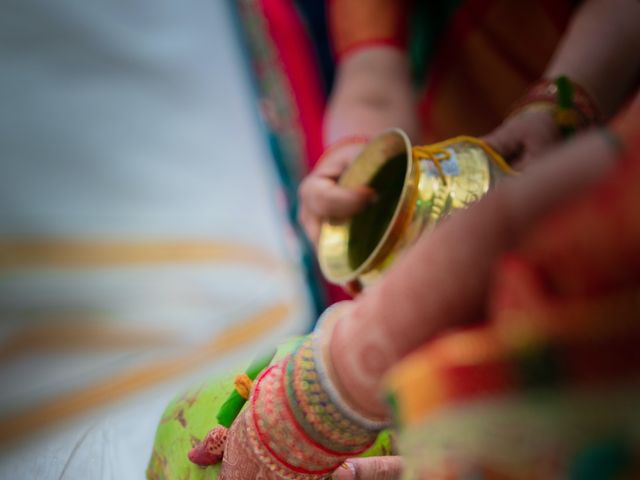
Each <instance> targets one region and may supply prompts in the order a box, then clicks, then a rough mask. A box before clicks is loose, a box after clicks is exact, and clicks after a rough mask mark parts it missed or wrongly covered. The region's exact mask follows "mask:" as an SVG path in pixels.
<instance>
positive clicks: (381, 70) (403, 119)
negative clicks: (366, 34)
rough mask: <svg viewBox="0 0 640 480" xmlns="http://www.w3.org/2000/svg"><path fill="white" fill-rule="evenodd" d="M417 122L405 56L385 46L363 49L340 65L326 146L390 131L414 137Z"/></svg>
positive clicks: (327, 119)
mask: <svg viewBox="0 0 640 480" xmlns="http://www.w3.org/2000/svg"><path fill="white" fill-rule="evenodd" d="M416 118H417V117H416V111H415V98H414V95H413V91H412V87H411V79H410V74H409V62H408V60H407V58H406V54H405V53H404V52H403V51H401V50H399V49H397V48H393V47H388V46H375V47H368V48H364V49H362V50H359V51H356V52H354V53H352V54H350V55H349V56H348V57H347V58H345V59H344V60H343V61H342V63H341V64H340V67H339V69H338V74H337V77H336V85H335V87H334V92H333V94H332V96H331V100H330V103H329V108H328V111H327V114H326V117H325V125H324V138H325V143H326V144H331V143H334V142H336V141H337V140H340V138H343V137H345V136H348V135H366V136H373V135H376V134H378V133H380V132H381V131H382V130H385V129H388V128H392V127H400V128H402V129H404V130H407V132H408V133H409V135H410V136H415V135H417V131H416V130H417V128H416V125H417V120H416Z"/></svg>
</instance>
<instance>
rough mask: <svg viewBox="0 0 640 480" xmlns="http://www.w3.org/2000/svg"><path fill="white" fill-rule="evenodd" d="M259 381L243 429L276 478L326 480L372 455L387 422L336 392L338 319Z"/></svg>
mask: <svg viewBox="0 0 640 480" xmlns="http://www.w3.org/2000/svg"><path fill="white" fill-rule="evenodd" d="M332 313H335V310H334V309H329V310H327V311H326V312H325V314H324V315H323V317H324V318H323V319H322V323H321V324H319V328H317V329H316V331H315V332H314V333H313V334H312V335H310V336H308V337H305V338H304V339H303V340H302V341H301V343H300V344H299V345H298V347H297V348H296V349H295V350H294V351H293V353H292V354H291V355H289V356H288V357H286V358H285V359H284V361H282V362H280V363H277V364H274V365H272V366H271V367H269V368H268V369H267V370H265V371H264V372H263V373H262V375H261V376H260V377H259V378H258V380H257V381H256V383H255V385H254V388H253V392H252V395H251V398H250V405H249V411H248V412H247V415H246V417H245V422H244V425H243V427H244V428H245V429H246V434H247V438H248V439H249V442H250V446H251V450H252V451H253V453H254V454H255V455H256V457H257V458H258V459H259V460H260V463H261V464H262V465H264V466H265V467H267V468H268V469H269V470H270V471H271V472H273V474H274V476H275V478H284V479H322V478H328V477H330V476H331V474H332V473H333V471H334V470H335V469H336V468H338V467H339V466H340V465H341V464H342V463H343V462H344V461H345V460H346V459H347V458H350V457H353V456H355V455H358V454H359V453H361V452H363V451H364V450H366V449H367V448H368V447H369V446H370V445H371V444H372V443H373V442H374V441H375V439H376V437H377V435H378V433H379V432H380V431H381V430H382V429H384V428H386V427H388V426H389V424H388V422H387V421H386V419H373V418H368V417H366V416H364V415H362V414H360V413H358V412H357V411H356V410H354V409H353V408H352V407H351V406H350V405H349V404H348V403H347V401H346V400H345V399H344V397H343V395H342V394H341V393H340V392H339V391H338V390H337V389H336V387H335V382H334V380H333V372H332V371H331V369H330V366H329V364H328V362H327V347H328V343H329V338H330V335H331V333H332V331H333V325H334V324H335V321H336V317H337V315H335V314H332Z"/></svg>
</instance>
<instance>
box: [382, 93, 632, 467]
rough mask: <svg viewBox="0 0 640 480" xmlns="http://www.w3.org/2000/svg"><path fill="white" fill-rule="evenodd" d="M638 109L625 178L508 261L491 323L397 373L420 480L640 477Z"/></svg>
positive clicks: (553, 221)
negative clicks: (445, 479) (469, 476)
mask: <svg viewBox="0 0 640 480" xmlns="http://www.w3.org/2000/svg"><path fill="white" fill-rule="evenodd" d="M638 107H640V105H636V107H635V109H634V111H632V112H631V113H630V114H629V115H628V117H627V118H626V119H625V120H624V122H623V123H622V124H621V125H620V126H619V127H618V126H616V127H615V129H616V131H617V132H618V137H619V138H620V139H621V141H622V144H623V145H624V146H625V150H624V152H623V153H622V154H621V157H620V159H619V165H618V166H617V168H616V170H615V172H614V173H613V174H612V175H610V176H609V177H608V178H607V179H605V180H604V181H603V182H602V183H601V184H600V185H599V186H598V187H597V188H595V189H593V190H592V191H590V192H589V193H587V194H585V195H584V196H582V197H581V198H578V199H576V200H574V201H572V202H571V203H570V204H568V205H566V206H564V207H562V208H560V209H558V210H557V211H556V212H555V213H553V214H552V215H550V216H549V217H548V218H547V219H545V220H544V221H543V222H542V223H541V224H539V225H537V226H536V227H535V228H534V229H533V230H532V232H531V233H530V234H529V235H528V236H527V238H526V240H525V241H523V242H522V243H521V245H520V246H519V247H518V248H517V249H515V250H514V251H513V252H510V253H508V254H506V255H504V256H503V258H502V259H501V261H500V262H499V263H498V265H497V268H496V272H495V283H494V286H493V288H492V292H491V295H490V300H491V303H490V305H491V307H490V313H489V321H488V323H487V324H485V325H483V326H480V327H474V328H472V329H469V330H466V331H462V332H459V333H456V334H451V335H447V336H445V337H443V338H442V339H440V340H438V341H436V342H434V343H433V344H431V345H428V346H426V347H424V348H422V349H421V350H419V351H417V352H416V353H414V354H412V355H411V356H410V357H408V358H407V359H405V360H404V361H403V362H402V363H401V364H400V365H399V366H398V367H396V368H395V369H394V371H393V373H392V374H391V376H390V383H389V385H390V386H391V390H392V391H393V397H392V398H394V400H395V405H396V408H397V411H398V421H399V422H400V424H401V426H402V430H403V433H402V434H401V435H400V441H399V445H400V450H401V453H402V454H404V455H406V457H407V462H408V464H409V465H410V474H409V476H408V478H430V479H432V478H438V479H439V478H451V479H462V478H468V477H467V476H465V475H480V477H479V478H484V479H494V478H495V479H511V480H516V479H517V480H524V479H547V478H569V479H590V478H637V477H638V475H640V468H639V467H640V463H639V462H638V458H639V452H640V411H639V410H638V408H637V405H638V404H639V402H640V351H639V350H638V347H637V346H638V344H639V342H640V322H639V321H638V319H639V318H640V302H639V301H638V298H639V293H638V292H640V210H639V209H638V206H639V205H640V129H639V128H638V125H640V108H638ZM623 473H624V474H625V475H627V476H624V477H622V476H618V475H622V474H623ZM473 478H476V477H473Z"/></svg>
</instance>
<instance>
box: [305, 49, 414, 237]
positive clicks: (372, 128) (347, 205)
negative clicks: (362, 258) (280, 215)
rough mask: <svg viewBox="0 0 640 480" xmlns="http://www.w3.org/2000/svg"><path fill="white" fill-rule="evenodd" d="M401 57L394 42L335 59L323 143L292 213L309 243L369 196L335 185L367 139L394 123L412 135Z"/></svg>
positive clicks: (406, 65)
mask: <svg viewBox="0 0 640 480" xmlns="http://www.w3.org/2000/svg"><path fill="white" fill-rule="evenodd" d="M406 57H407V56H406V53H405V52H403V51H401V50H398V49H396V48H394V47H388V46H375V47H368V48H363V49H361V50H357V51H355V52H353V53H351V54H350V55H348V56H347V57H346V58H345V59H344V60H342V62H341V63H340V66H339V69H338V73H337V77H336V84H335V88H334V91H333V93H332V95H331V99H330V101H329V105H328V107H327V112H326V114H325V118H324V140H325V145H327V146H328V147H329V148H328V150H327V152H326V153H325V155H323V158H322V159H321V160H320V161H319V163H318V165H317V166H316V167H315V169H314V170H313V171H312V172H311V173H310V174H309V175H308V177H307V178H306V179H305V180H304V181H303V182H302V183H301V185H300V189H299V198H300V211H299V215H298V218H299V221H300V223H301V225H302V227H303V228H304V229H305V232H306V233H307V236H308V237H309V239H310V240H311V241H312V242H313V243H314V244H316V243H317V240H318V235H319V233H320V224H321V223H322V222H323V221H325V220H330V219H338V220H340V219H343V218H346V217H349V216H352V215H353V214H354V213H356V212H358V211H359V210H361V209H362V208H364V207H365V206H366V205H367V203H368V202H370V201H373V200H374V198H375V196H374V194H373V192H371V191H370V190H368V189H363V190H360V191H352V190H346V189H344V188H341V187H339V186H338V185H337V179H338V178H339V177H340V175H341V174H342V172H344V170H345V169H346V168H347V167H348V166H349V165H350V164H351V162H352V161H353V159H354V158H355V157H356V156H357V154H358V153H359V152H360V150H361V148H362V145H363V144H364V143H366V141H367V139H369V138H372V137H374V136H376V135H378V134H379V133H381V132H383V131H384V130H387V129H389V128H394V127H397V128H401V129H403V130H404V131H406V132H407V134H408V135H409V136H410V137H413V138H416V136H417V134H418V131H419V128H418V120H417V118H418V117H417V111H416V103H415V98H414V94H413V89H412V86H411V79H410V74H409V62H408V60H407V58H406ZM354 139H357V141H355V142H354V141H353V140H354ZM332 145H333V147H332Z"/></svg>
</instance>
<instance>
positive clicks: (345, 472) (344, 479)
mask: <svg viewBox="0 0 640 480" xmlns="http://www.w3.org/2000/svg"><path fill="white" fill-rule="evenodd" d="M400 475H402V458H401V457H397V456H396V457H369V458H352V459H349V460H347V461H346V462H345V463H344V464H342V466H340V468H338V469H337V470H336V471H335V472H334V473H333V477H332V478H333V480H397V479H399V478H400Z"/></svg>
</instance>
